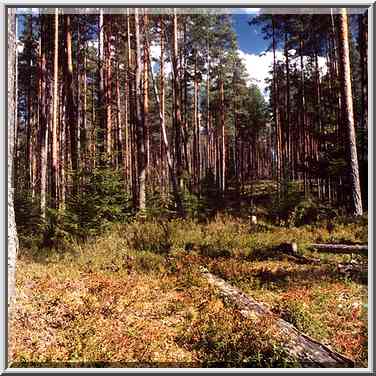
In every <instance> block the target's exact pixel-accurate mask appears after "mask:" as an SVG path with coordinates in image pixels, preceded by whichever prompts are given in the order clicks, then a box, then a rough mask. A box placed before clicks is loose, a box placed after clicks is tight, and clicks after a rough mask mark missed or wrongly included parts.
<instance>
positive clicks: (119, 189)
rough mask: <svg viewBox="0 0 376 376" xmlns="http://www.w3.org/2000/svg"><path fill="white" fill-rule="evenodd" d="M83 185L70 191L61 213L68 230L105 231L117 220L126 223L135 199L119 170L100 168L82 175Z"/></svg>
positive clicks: (87, 233) (77, 233) (83, 233)
mask: <svg viewBox="0 0 376 376" xmlns="http://www.w3.org/2000/svg"><path fill="white" fill-rule="evenodd" d="M78 179H80V180H81V182H82V186H81V187H80V190H79V192H78V193H76V194H73V193H72V194H70V195H69V197H68V199H67V201H66V209H65V210H64V211H62V212H61V214H60V216H59V217H60V221H59V222H60V225H61V226H62V227H63V229H64V231H66V232H67V233H70V234H73V235H74V236H78V237H87V236H93V235H97V234H99V233H101V232H102V231H104V230H105V229H107V228H108V227H109V226H110V225H111V224H113V223H124V222H126V221H128V220H129V218H130V217H131V215H132V209H131V199H130V197H129V195H128V194H127V193H125V190H124V183H123V181H122V177H121V174H120V172H119V171H114V170H111V169H107V168H98V169H95V170H94V171H92V172H91V173H89V174H87V173H85V172H84V171H82V172H81V173H80V174H79V175H78Z"/></svg>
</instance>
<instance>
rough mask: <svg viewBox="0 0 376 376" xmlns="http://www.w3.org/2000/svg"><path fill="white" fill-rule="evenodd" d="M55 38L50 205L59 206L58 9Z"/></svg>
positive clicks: (56, 12)
mask: <svg viewBox="0 0 376 376" xmlns="http://www.w3.org/2000/svg"><path fill="white" fill-rule="evenodd" d="M54 26H55V38H54V83H53V105H52V106H53V107H52V180H51V181H52V184H51V199H52V207H53V208H55V209H56V208H58V207H59V194H58V182H59V160H58V155H59V150H58V148H59V144H58V134H57V132H58V129H57V127H58V90H59V82H58V79H59V9H58V8H56V10H55V25H54Z"/></svg>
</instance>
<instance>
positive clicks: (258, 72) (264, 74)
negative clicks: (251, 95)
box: [238, 50, 327, 99]
mask: <svg viewBox="0 0 376 376" xmlns="http://www.w3.org/2000/svg"><path fill="white" fill-rule="evenodd" d="M238 53H239V56H240V58H241V59H242V60H243V63H244V65H245V67H246V70H247V73H248V76H249V80H248V83H254V84H256V85H257V86H258V87H259V89H260V90H261V92H262V94H263V95H264V97H265V99H268V98H269V93H268V90H267V84H266V82H265V79H266V78H270V70H271V69H272V65H273V52H272V51H267V52H262V53H261V54H250V53H247V52H244V51H242V50H238ZM289 53H290V56H291V55H292V56H294V55H295V53H296V51H295V50H290V51H289ZM275 54H276V60H277V61H278V60H284V55H283V51H282V50H277V51H276V53H275ZM308 59H309V58H308V56H304V57H303V64H307V63H308ZM318 64H319V69H320V74H321V75H325V74H326V72H327V66H326V60H325V58H324V57H322V56H319V58H318Z"/></svg>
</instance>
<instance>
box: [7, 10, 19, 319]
mask: <svg viewBox="0 0 376 376" xmlns="http://www.w3.org/2000/svg"><path fill="white" fill-rule="evenodd" d="M16 38H17V36H16V9H15V8H8V314H9V317H12V313H13V302H14V298H15V295H16V260H17V252H18V237H17V227H16V221H15V215H14V200H13V198H14V184H13V157H14V133H15V127H16V119H15V116H14V115H15V107H16V106H17V102H16V96H15V90H14V89H15V82H16V80H17V76H16V74H15V70H16V69H15V63H16V48H17V47H16Z"/></svg>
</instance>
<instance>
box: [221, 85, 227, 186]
mask: <svg viewBox="0 0 376 376" xmlns="http://www.w3.org/2000/svg"><path fill="white" fill-rule="evenodd" d="M220 97H221V138H222V140H221V141H222V145H221V146H222V166H221V167H222V176H221V177H222V181H221V188H222V192H224V191H225V190H226V139H225V94H224V88H223V78H221V80H220Z"/></svg>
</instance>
